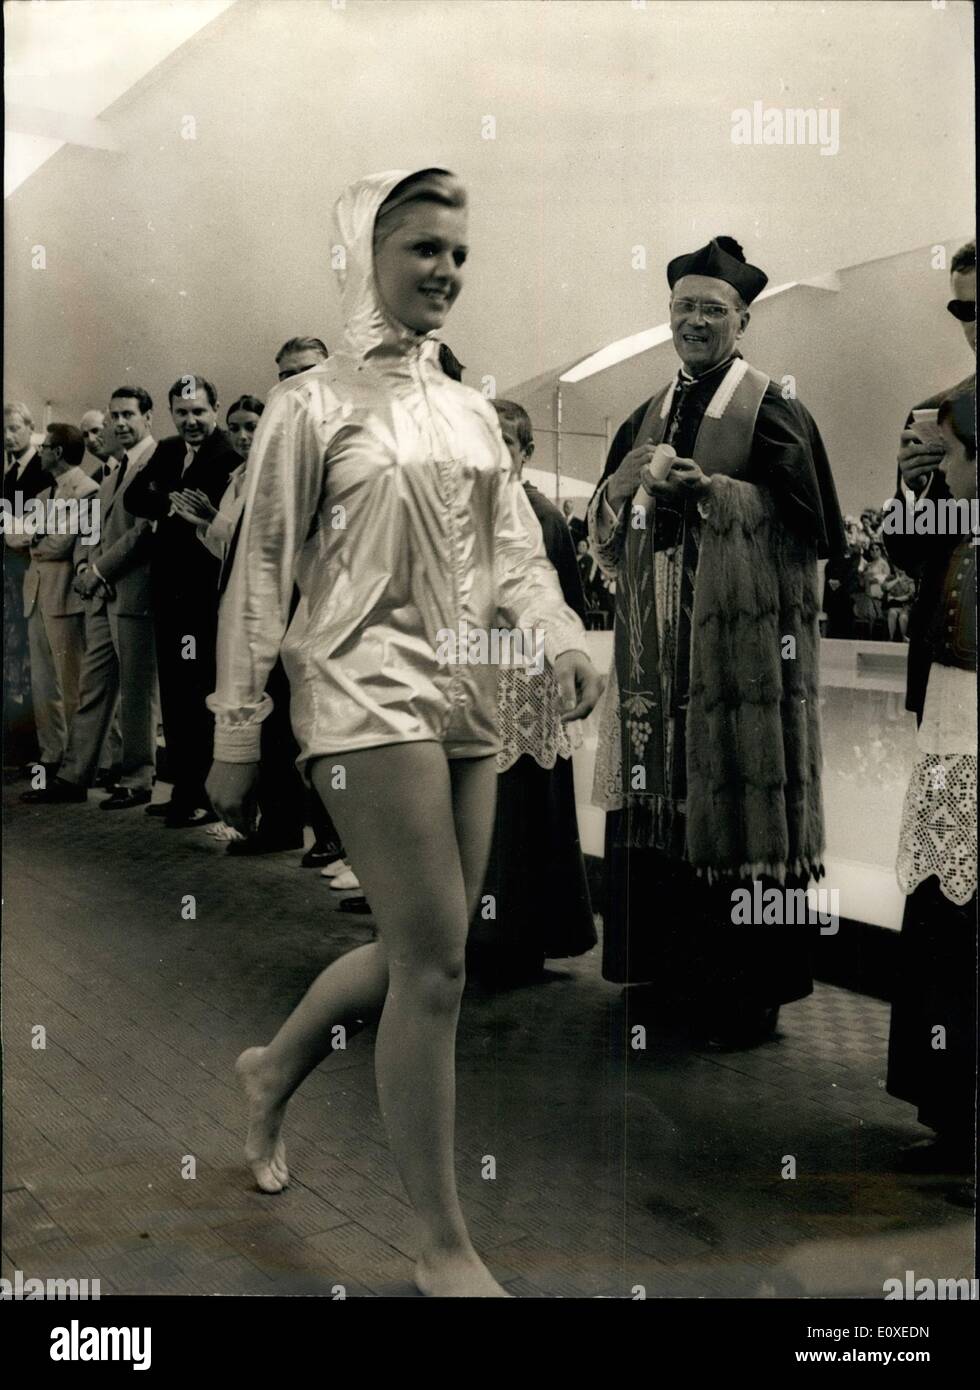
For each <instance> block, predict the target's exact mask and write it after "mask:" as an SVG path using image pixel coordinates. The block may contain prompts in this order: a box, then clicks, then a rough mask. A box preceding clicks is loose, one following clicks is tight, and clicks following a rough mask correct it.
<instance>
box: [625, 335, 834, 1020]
mask: <svg viewBox="0 0 980 1390" xmlns="http://www.w3.org/2000/svg"><path fill="white" fill-rule="evenodd" d="M736 355H738V354H736ZM729 365H730V360H729V361H727V362H723V363H720V364H719V365H718V366H717V367H714V368H712V370H711V371H709V372H706V373H705V374H704V375H703V376H701V377H698V378H696V379H695V380H694V381H691V382H687V381H684V382H683V384H679V386H678V389H676V390H675V392H674V398H673V401H672V402H671V410H670V415H669V417H668V421H667V426H668V430H669V429H670V428H671V426H673V425H674V424H675V422H676V426H677V427H676V432H675V433H674V436H673V439H672V444H673V447H674V448H675V449H676V451H677V453H678V455H680V456H681V457H685V458H690V457H691V456H692V454H693V450H694V445H695V440H696V438H697V432H698V429H699V427H700V424H701V420H702V418H703V416H704V412H705V410H706V408H707V406H708V405H709V404H710V402H711V399H712V397H713V396H714V393H715V391H716V390H717V389H718V386H719V384H720V382H721V379H722V377H723V376H724V374H725V371H726V370H727V368H728V366H729ZM650 399H652V397H651V398H650ZM649 404H650V401H649V400H647V401H644V403H643V404H642V405H641V406H640V407H639V408H638V409H637V410H635V411H634V412H633V414H632V415H631V416H630V417H629V419H628V420H626V421H625V422H624V424H623V425H622V426H621V427H620V429H619V430H618V431H617V433H616V436H615V438H614V440H613V443H612V447H611V449H610V451H609V457H608V459H607V460H606V467H605V471H604V472H603V476H602V479H601V480H600V486H601V484H602V482H604V481H605V480H606V479H607V478H608V477H609V476H610V475H611V474H612V473H614V472H615V471H616V469H617V468H618V467H619V465H620V463H621V462H622V460H623V459H624V458H625V456H626V455H627V454H628V453H629V452H630V450H631V449H632V448H633V447H634V443H635V440H636V436H637V433H638V432H639V429H640V426H641V424H642V422H643V418H644V416H645V414H646V412H647V408H648V407H649ZM742 476H743V477H744V479H745V481H746V482H750V483H754V484H755V485H757V486H759V487H765V488H768V489H769V490H770V491H771V492H772V494H773V496H774V499H775V501H776V503H777V506H778V508H779V511H780V513H781V515H782V516H783V517H784V519H785V523H786V525H787V526H788V527H791V528H793V529H795V530H796V531H798V533H799V534H800V535H801V536H803V537H805V538H806V539H808V540H811V541H812V542H813V543H814V544H815V545H816V549H817V553H818V555H820V556H827V557H836V556H841V555H843V554H844V553H845V551H846V544H847V542H846V537H845V533H844V524H843V519H842V517H841V513H840V507H839V505H838V501H837V492H836V489H835V487H834V481H833V476H832V474H831V470H830V463H829V461H828V458H827V454H826V450H825V449H824V446H823V441H822V440H821V438H820V433H819V431H818V429H817V426H816V424H815V422H814V420H813V417H812V416H811V415H810V412H809V411H808V410H807V409H806V407H805V406H804V405H802V404H801V403H800V402H799V401H797V400H791V399H789V400H788V399H785V398H784V396H783V391H782V388H781V387H780V386H778V385H777V384H776V383H775V382H770V384H769V386H768V387H767V389H766V392H765V395H764V396H763V399H762V403H761V405H760V407H759V413H758V416H757V418H756V424H755V432H754V435H753V441H752V451H751V455H750V459H749V466H748V470H747V472H746V473H745V474H744V475H742ZM682 508H683V509H686V510H684V511H682ZM699 534H700V526H699V519H698V513H697V502H696V500H694V499H689V500H687V501H686V502H685V501H678V502H677V503H674V504H668V505H658V507H657V532H656V538H655V544H656V546H657V547H658V548H659V547H661V546H663V547H665V548H666V547H669V546H672V545H675V544H677V543H678V542H679V541H680V540H681V538H682V537H683V539H684V545H685V563H684V578H683V581H682V599H681V611H682V623H681V631H680V635H679V638H678V651H679V653H681V655H682V660H681V662H680V663H679V666H680V669H679V672H678V676H679V688H678V701H679V706H680V710H679V712H680V714H681V716H683V708H684V705H685V703H686V681H687V675H688V670H687V660H686V659H685V658H686V657H687V656H688V654H689V652H690V614H691V608H692V602H693V584H694V576H695V573H696V569H697V557H698V546H699ZM675 730H676V732H675V737H676V738H677V739H678V744H677V746H678V748H679V749H681V750H682V749H683V737H684V719H683V717H680V718H676V717H675ZM677 761H678V763H679V769H680V771H681V775H683V761H684V760H683V753H682V752H681V753H680V754H679V755H678V758H677ZM624 821H625V813H624V812H620V811H613V812H609V813H607V816H606V844H605V864H604V869H605V894H604V898H605V901H604V911H603V923H604V926H603V966H602V970H603V975H604V977H605V978H606V979H607V980H613V981H616V982H618V983H626V984H640V983H643V984H649V985H651V986H653V987H654V989H655V991H656V992H657V993H659V995H660V996H661V998H662V1000H663V1003H664V1006H665V1007H677V1008H679V1009H680V1010H682V1011H683V1012H684V1014H685V1016H691V1015H692V1014H693V1015H697V1016H698V1017H699V1018H702V1019H704V1020H705V1021H706V1022H717V1021H722V1020H724V1019H725V1018H726V1017H727V1016H729V1015H738V1014H739V1013H740V1012H741V1011H743V1010H745V1009H755V1008H768V1007H771V1006H774V1005H778V1004H781V1003H787V1002H789V1001H790V1000H792V999H799V998H802V997H803V996H804V995H806V994H809V993H810V991H811V990H812V988H813V981H812V976H811V973H810V968H809V959H808V953H809V945H810V940H811V935H810V932H809V930H808V929H806V928H803V927H783V928H778V927H777V928H773V927H734V926H733V925H732V922H731V887H732V885H731V884H721V885H718V884H715V885H714V886H711V885H708V884H707V883H706V882H705V881H704V879H702V878H699V877H698V876H697V875H696V874H695V873H694V871H693V870H692V869H691V867H690V865H689V864H687V863H686V862H685V861H684V860H683V859H681V858H678V857H675V856H672V855H668V854H665V853H662V852H660V851H658V850H655V849H637V848H635V847H634V848H628V847H627V846H626V844H625V837H624V828H625V827H624ZM767 886H768V885H767ZM786 886H788V887H794V886H802V885H796V884H794V883H787V885H786Z"/></svg>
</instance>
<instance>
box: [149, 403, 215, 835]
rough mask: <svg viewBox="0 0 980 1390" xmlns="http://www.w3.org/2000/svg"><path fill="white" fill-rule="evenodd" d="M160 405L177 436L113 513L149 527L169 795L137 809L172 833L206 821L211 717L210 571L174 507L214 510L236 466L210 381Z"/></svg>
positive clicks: (205, 553)
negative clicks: (195, 498)
mask: <svg viewBox="0 0 980 1390" xmlns="http://www.w3.org/2000/svg"><path fill="white" fill-rule="evenodd" d="M168 399H169V402H170V413H171V415H172V416H173V420H174V424H175V425H176V427H177V431H178V432H177V434H176V435H175V436H173V437H172V438H170V439H164V440H163V441H162V442H161V443H160V444H159V445H158V446H157V448H156V451H155V452H154V454H153V456H152V458H151V459H150V460H149V462H148V463H147V464H146V466H145V467H144V468H142V469H141V470H140V472H139V473H138V474H137V476H136V477H135V478H134V479H133V481H132V483H131V484H130V485H129V486H127V488H126V493H125V496H124V498H123V504H124V506H125V508H126V510H127V511H128V512H130V513H132V515H133V516H138V517H143V518H145V519H146V520H148V521H155V522H156V527H155V530H154V532H153V536H152V539H151V541H150V543H149V557H150V604H151V608H152V611H153V623H154V630H155V635H156V660H157V672H158V675H159V681H160V704H161V711H162V715H163V732H164V739H165V742H166V746H167V768H168V771H169V774H170V780H171V782H172V784H173V791H172V793H171V798H170V801H169V802H165V803H160V804H156V805H151V806H148V807H147V808H146V809H147V813H148V814H150V815H162V816H165V817H166V822H165V823H166V825H167V826H168V828H170V829H180V828H182V827H185V826H193V825H204V824H207V823H208V822H210V821H213V820H214V819H215V816H214V814H213V812H212V811H211V808H210V805H209V803H208V799H207V794H206V792H205V790H204V782H205V779H206V777H207V775H208V770H209V768H210V766H211V747H212V740H213V733H214V718H213V716H212V715H211V712H210V711H209V710H208V708H207V706H206V704H205V703H204V702H205V699H206V697H207V696H208V695H209V694H210V693H211V691H212V690H213V689H214V680H215V638H216V634H217V622H218V571H219V564H218V561H217V559H216V558H215V557H214V556H213V555H212V554H211V552H210V551H209V550H207V549H206V548H205V547H204V546H203V545H201V544H200V542H199V541H198V539H197V533H196V530H195V527H194V526H193V525H192V524H191V523H190V522H189V521H186V520H184V518H183V517H181V516H180V515H179V513H178V512H177V510H176V508H175V507H174V500H175V499H176V498H180V497H181V496H182V495H183V494H184V493H187V492H192V491H194V492H197V491H200V492H203V493H204V494H205V495H206V496H207V498H208V500H209V501H210V502H211V504H212V506H214V507H217V506H218V503H219V502H220V500H221V496H222V493H223V492H224V490H225V488H226V487H227V485H228V478H229V476H230V474H231V473H232V472H233V471H234V469H235V468H237V467H238V465H239V463H240V462H241V460H240V459H239V457H238V455H237V454H236V453H235V451H234V449H233V448H232V446H231V444H230V442H229V440H228V438H227V436H226V435H225V434H224V432H223V431H222V430H220V429H219V428H218V417H217V410H218V393H217V391H216V390H215V388H214V386H213V385H212V383H211V382H210V381H208V380H207V379H206V378H205V377H202V376H197V375H187V376H182V377H179V378H178V380H177V381H175V382H174V384H173V386H171V388H170V391H169V393H168ZM137 404H138V401H137Z"/></svg>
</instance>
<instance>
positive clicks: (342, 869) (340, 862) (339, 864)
mask: <svg viewBox="0 0 980 1390" xmlns="http://www.w3.org/2000/svg"><path fill="white" fill-rule="evenodd" d="M349 871H350V865H349V864H348V862H347V860H346V859H334V860H333V861H332V862H331V863H330V864H327V865H326V867H325V868H323V869H321V870H320V877H321V878H336V877H337V875H338V874H346V873H348V872H349Z"/></svg>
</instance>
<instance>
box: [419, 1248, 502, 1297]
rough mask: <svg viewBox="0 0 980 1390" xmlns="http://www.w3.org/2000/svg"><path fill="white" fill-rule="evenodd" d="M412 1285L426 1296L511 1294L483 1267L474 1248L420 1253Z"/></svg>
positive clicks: (494, 1295)
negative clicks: (440, 1252)
mask: <svg viewBox="0 0 980 1390" xmlns="http://www.w3.org/2000/svg"><path fill="white" fill-rule="evenodd" d="M415 1287H416V1288H417V1289H418V1291H419V1293H421V1294H424V1295H425V1297H426V1298H513V1297H514V1295H513V1294H510V1293H508V1292H507V1290H506V1289H505V1288H503V1287H502V1286H501V1285H500V1284H498V1283H497V1281H496V1279H495V1278H494V1277H493V1275H492V1274H491V1273H490V1271H489V1269H487V1267H486V1265H485V1264H484V1263H483V1261H482V1260H481V1259H480V1257H479V1255H478V1254H477V1253H476V1251H475V1250H470V1251H469V1252H465V1251H459V1252H456V1253H454V1254H440V1255H438V1256H428V1257H427V1256H424V1255H423V1256H422V1257H421V1258H420V1260H419V1261H418V1264H416V1266H415Z"/></svg>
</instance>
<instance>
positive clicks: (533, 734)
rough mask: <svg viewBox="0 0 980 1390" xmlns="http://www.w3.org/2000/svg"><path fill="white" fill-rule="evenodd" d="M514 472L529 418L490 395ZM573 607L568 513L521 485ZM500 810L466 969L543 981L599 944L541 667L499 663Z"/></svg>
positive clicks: (529, 440) (505, 980)
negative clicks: (556, 965) (557, 964)
mask: <svg viewBox="0 0 980 1390" xmlns="http://www.w3.org/2000/svg"><path fill="white" fill-rule="evenodd" d="M493 404H494V406H495V408H496V411H497V415H498V417H499V419H500V429H501V433H502V434H503V437H504V443H505V444H506V445H507V447H508V449H509V450H510V455H511V458H512V459H513V461H514V471H515V474H516V476H517V477H518V478H520V476H521V472H522V470H523V467H524V465H525V463H526V462H527V460H528V459H529V458H530V457H531V455H532V454H533V452H534V438H533V434H532V431H531V421H530V419H529V418H528V415H527V412H526V411H525V410H524V409H523V407H522V406H520V405H517V404H516V403H515V402H513V401H503V400H497V401H494V402H493ZM523 487H524V491H525V493H526V494H527V498H528V501H529V502H530V503H531V507H532V509H533V511H534V514H535V516H536V517H537V519H538V521H539V523H540V525H541V531H542V534H543V536H544V546H545V551H546V552H547V555H548V559H549V560H550V561H551V563H552V565H553V566H554V567H555V570H556V571H557V573H558V580H559V583H560V584H561V587H562V592H563V594H564V596H565V602H566V603H567V604H568V606H569V608H572V609H574V611H575V612H576V613H577V614H578V615H579V617H580V618H582V619H583V621H584V619H585V615H586V605H585V598H584V595H583V592H582V581H581V578H580V574H579V566H578V562H577V559H576V555H575V546H574V543H573V541H572V537H571V533H570V532H569V529H568V525H567V524H566V522H565V519H564V517H563V516H562V514H561V512H560V511H559V510H558V508H557V507H556V506H554V505H553V504H552V503H551V502H549V501H548V499H547V498H546V497H545V496H544V495H543V493H541V492H539V491H538V489H537V488H536V487H534V486H533V485H532V484H531V483H528V482H525V483H524V484H523ZM497 709H498V726H499V733H500V739H501V743H502V745H503V746H502V748H501V751H500V753H499V754H498V756H497V771H498V777H497V813H496V821H495V825H494V837H493V846H492V848H491V851H490V860H489V863H488V866H487V874H486V879H485V881H484V888H483V894H482V896H481V899H480V907H479V908H478V910H477V913H476V916H475V918H474V921H473V925H472V927H471V929H470V936H469V943H468V948H467V956H468V963H469V968H470V971H471V973H472V974H473V975H475V976H478V977H479V978H480V979H481V980H482V981H483V983H484V984H490V985H502V984H503V985H506V984H516V983H520V982H522V981H527V980H534V979H539V978H540V976H541V971H542V967H543V965H544V962H545V960H546V959H549V958H557V957H567V956H579V955H582V954H583V953H584V952H586V951H590V950H591V949H592V947H593V946H594V945H595V944H596V941H597V937H596V930H595V922H594V919H593V915H592V903H591V900H590V897H589V886H588V882H587V879H586V874H585V863H584V861H583V859H582V847H581V844H580V842H579V833H578V818H577V815H576V811H575V783H574V779H573V774H572V760H571V754H572V745H571V743H570V742H569V737H568V733H567V726H566V725H563V724H562V723H561V719H560V709H559V701H558V690H557V686H556V685H555V683H554V680H553V678H552V676H551V674H550V672H549V671H548V669H547V667H543V668H541V669H537V668H536V667H535V666H533V665H532V668H531V669H530V670H523V669H520V668H519V667H514V666H512V667H509V668H505V669H502V670H501V673H500V685H499V694H498V702H497Z"/></svg>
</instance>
